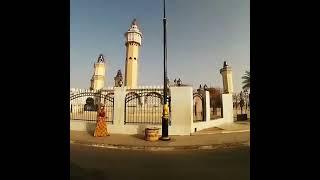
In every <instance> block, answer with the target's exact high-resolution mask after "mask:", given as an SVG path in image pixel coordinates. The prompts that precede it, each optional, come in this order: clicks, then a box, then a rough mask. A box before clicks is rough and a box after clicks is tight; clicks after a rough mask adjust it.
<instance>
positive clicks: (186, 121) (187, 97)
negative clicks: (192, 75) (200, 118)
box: [169, 87, 193, 135]
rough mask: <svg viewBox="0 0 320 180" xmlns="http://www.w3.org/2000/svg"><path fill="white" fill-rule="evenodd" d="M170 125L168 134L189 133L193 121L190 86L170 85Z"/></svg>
mask: <svg viewBox="0 0 320 180" xmlns="http://www.w3.org/2000/svg"><path fill="white" fill-rule="evenodd" d="M170 94H171V126H169V135H190V133H191V127H192V123H193V115H192V112H193V111H192V108H193V92H192V87H170Z"/></svg>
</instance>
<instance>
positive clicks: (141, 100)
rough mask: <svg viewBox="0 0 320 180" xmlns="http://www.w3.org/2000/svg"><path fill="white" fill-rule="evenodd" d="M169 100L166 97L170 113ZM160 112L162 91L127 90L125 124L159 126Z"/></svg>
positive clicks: (153, 89) (161, 108)
mask: <svg viewBox="0 0 320 180" xmlns="http://www.w3.org/2000/svg"><path fill="white" fill-rule="evenodd" d="M168 94H169V93H168ZM170 99H171V98H170V96H168V100H169V109H170V111H171V105H170V104H171V103H170V102H171V101H170ZM162 111H163V89H161V88H152V89H151V88H150V89H128V90H127V94H126V97H125V112H124V113H125V121H124V122H125V124H155V125H156V124H161V123H162ZM169 124H170V121H169Z"/></svg>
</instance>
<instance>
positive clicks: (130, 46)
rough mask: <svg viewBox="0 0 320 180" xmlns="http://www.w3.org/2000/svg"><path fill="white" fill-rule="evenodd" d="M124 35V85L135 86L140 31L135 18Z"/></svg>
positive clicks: (136, 82)
mask: <svg viewBox="0 0 320 180" xmlns="http://www.w3.org/2000/svg"><path fill="white" fill-rule="evenodd" d="M125 37H126V42H125V45H126V63H125V83H124V84H125V86H127V87H128V88H135V87H137V84H138V62H139V50H140V46H141V39H142V33H141V32H140V30H139V28H138V24H137V21H136V19H134V20H133V21H132V23H131V27H130V29H129V30H128V31H127V32H126V33H125Z"/></svg>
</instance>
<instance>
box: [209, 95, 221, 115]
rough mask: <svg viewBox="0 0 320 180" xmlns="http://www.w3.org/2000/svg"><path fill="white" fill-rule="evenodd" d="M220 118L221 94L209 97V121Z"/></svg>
mask: <svg viewBox="0 0 320 180" xmlns="http://www.w3.org/2000/svg"><path fill="white" fill-rule="evenodd" d="M222 117H223V114H222V94H218V95H212V96H210V120H215V119H219V118H222Z"/></svg>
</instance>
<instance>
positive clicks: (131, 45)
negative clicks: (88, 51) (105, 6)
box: [90, 19, 142, 90]
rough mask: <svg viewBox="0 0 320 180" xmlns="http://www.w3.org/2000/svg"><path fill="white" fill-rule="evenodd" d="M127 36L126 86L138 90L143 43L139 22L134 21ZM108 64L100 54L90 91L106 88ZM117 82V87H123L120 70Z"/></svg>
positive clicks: (95, 65) (116, 78)
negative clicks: (140, 53)
mask: <svg viewBox="0 0 320 180" xmlns="http://www.w3.org/2000/svg"><path fill="white" fill-rule="evenodd" d="M124 35H125V38H126V40H125V46H126V59H125V78H124V86H126V87H127V88H136V87H137V85H138V65H139V63H138V62H139V51H140V46H141V42H142V33H141V31H140V30H139V27H138V24H137V20H136V19H134V20H133V21H132V23H131V26H130V28H129V30H128V31H127V32H126V33H125V34H124ZM105 74H106V62H105V58H104V56H103V54H100V55H99V57H98V60H97V62H95V63H94V73H93V76H92V78H91V80H90V82H91V83H90V84H91V85H90V90H100V89H103V88H104V87H105V82H106V80H107V77H106V75H105ZM114 80H115V87H119V86H122V85H123V77H122V73H121V70H118V72H117V75H116V77H115V78H114Z"/></svg>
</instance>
